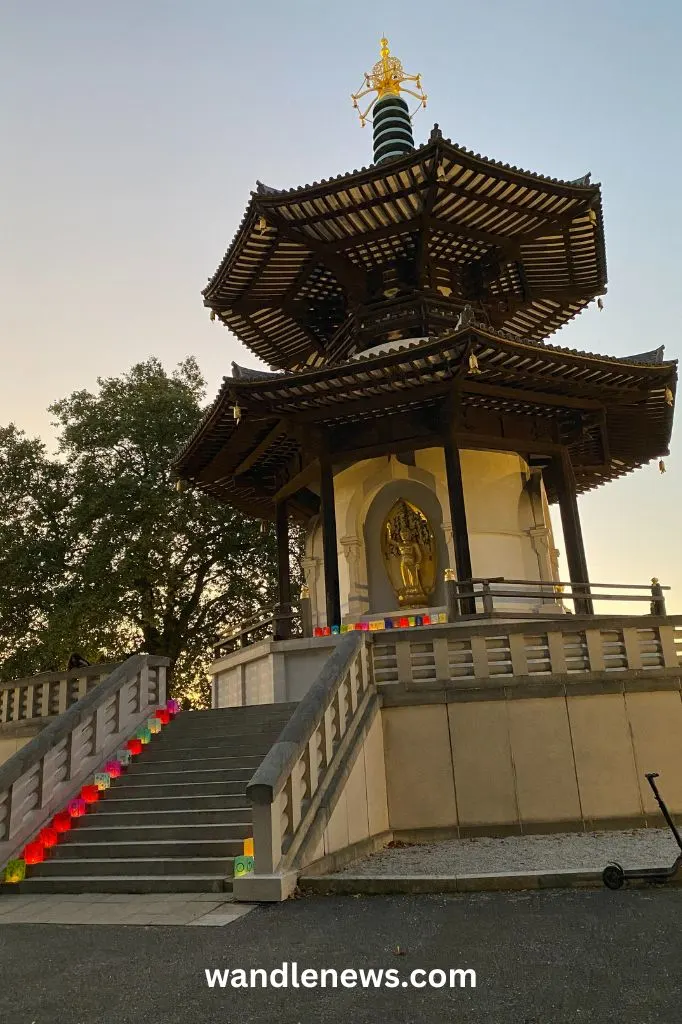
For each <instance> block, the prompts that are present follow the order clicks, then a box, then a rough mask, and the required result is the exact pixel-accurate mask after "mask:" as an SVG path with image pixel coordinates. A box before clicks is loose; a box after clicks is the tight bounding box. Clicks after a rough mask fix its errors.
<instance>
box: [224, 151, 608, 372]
mask: <svg viewBox="0 0 682 1024" xmlns="http://www.w3.org/2000/svg"><path fill="white" fill-rule="evenodd" d="M439 169H440V172H441V173H440V174H439ZM590 211H592V212H590ZM588 213H589V214H590V217H589V219H588V216H587V215H588ZM592 222H594V223H592ZM495 223H497V224H499V225H500V229H497V230H496V229H495V227H493V226H492V225H494V224H495ZM264 224H265V225H266V226H265V227H264V226H263V225H264ZM427 224H428V239H427V237H426V235H425V232H424V228H425V226H426V225H427ZM576 232H577V234H576ZM401 236H402V237H403V238H404V239H406V238H410V239H411V241H410V243H409V247H410V251H411V252H414V253H415V255H414V256H413V257H411V258H414V259H416V262H417V270H418V272H417V278H418V280H420V281H422V285H420V286H423V283H424V282H423V274H424V270H425V267H426V266H427V265H429V264H431V263H434V264H443V265H444V264H447V263H448V262H449V263H451V264H452V263H453V261H454V264H453V265H457V263H458V261H461V260H462V259H464V261H465V262H466V261H471V260H473V261H477V260H479V259H481V258H485V259H487V260H488V261H489V262H490V261H491V265H493V266H494V265H495V263H497V264H498V266H500V267H502V268H504V267H512V268H513V273H512V276H511V277H510V276H509V272H508V271H506V270H504V271H503V272H501V275H500V276H499V277H498V279H497V284H496V286H495V287H494V288H492V290H491V291H490V295H491V296H492V295H496V294H498V293H499V294H501V295H507V296H510V298H512V299H513V301H514V304H515V306H514V309H513V310H512V311H510V313H509V314H505V312H504V311H499V316H498V317H497V318H496V322H500V323H507V324H508V325H510V326H512V327H513V329H514V330H515V331H517V333H521V334H527V335H528V336H529V337H530V338H533V339H535V340H542V338H544V337H545V336H546V335H547V334H548V333H551V332H552V331H553V330H556V329H557V328H558V327H559V326H561V324H563V323H565V322H567V320H569V319H571V317H572V316H574V315H576V313H577V312H579V311H580V309H581V308H583V307H584V306H585V305H586V304H587V303H588V302H589V301H590V300H591V299H592V298H594V296H595V295H597V294H602V293H603V291H604V285H605V280H606V268H605V259H604V248H603V231H602V223H601V205H600V199H599V187H598V186H597V185H585V184H575V183H574V184H571V183H568V182H557V181H552V180H549V179H543V178H541V177H539V176H533V175H529V174H527V173H526V172H521V171H518V170H516V169H515V168H508V167H504V166H502V165H498V164H495V163H494V162H492V161H487V160H485V159H483V158H480V157H478V156H477V155H475V154H471V153H467V152H466V151H464V150H461V149H459V148H458V147H456V146H453V145H452V144H451V143H449V142H447V141H446V140H443V139H442V138H440V139H439V138H436V139H435V141H433V142H430V143H429V144H428V145H426V146H424V147H422V148H421V149H419V150H417V151H416V152H415V153H412V154H409V155H408V156H406V157H405V158H403V159H400V160H397V161H392V162H391V163H390V164H388V165H379V166H376V167H372V168H369V169H367V170H364V171H361V172H354V173H353V174H350V175H345V176H342V177H340V178H338V179H334V180H332V181H329V182H323V183H321V184H319V185H314V186H306V187H305V188H302V189H297V190H291V191H288V192H286V191H283V192H274V191H271V192H268V193H266V194H254V196H253V197H252V200H251V203H250V205H249V209H248V211H247V215H246V216H245V218H244V221H243V222H242V226H241V228H240V231H239V232H238V234H237V236H236V238H235V240H234V242H233V245H232V246H231V248H230V250H229V251H228V253H227V254H226V257H225V259H224V260H223V262H222V264H221V266H220V268H219V269H218V271H217V272H216V274H215V275H214V277H213V279H212V280H211V282H210V284H209V286H208V288H207V289H206V291H205V296H206V304H207V305H209V306H210V307H211V308H212V309H215V310H216V311H217V312H219V314H220V315H221V319H223V321H224V322H225V323H226V324H227V325H228V326H229V327H230V328H231V329H232V330H233V331H234V332H235V333H236V334H237V335H238V336H239V337H240V338H242V340H243V341H245V343H246V344H248V345H249V346H250V347H252V348H253V350H254V351H256V353H257V354H258V355H260V356H261V357H262V358H265V359H267V360H268V361H269V362H271V363H272V364H273V365H279V366H283V367H289V368H291V367H293V368H300V367H301V366H303V365H305V364H306V362H308V361H309V360H310V359H311V358H314V357H315V356H317V357H319V358H324V357H325V346H326V345H327V339H325V341H321V340H320V337H318V336H315V334H313V333H312V332H311V331H310V330H306V324H305V320H304V319H299V313H300V311H301V310H302V309H305V308H306V307H305V304H306V303H307V304H308V308H309V307H310V305H313V306H314V305H315V304H316V303H317V302H320V301H326V300H325V299H324V296H325V294H327V293H329V294H330V295H331V294H332V293H330V292H329V291H328V290H329V288H332V290H333V291H334V290H337V289H340V290H341V292H342V293H343V294H344V295H345V301H346V303H347V310H348V311H349V312H351V311H352V309H353V308H354V306H355V305H357V304H358V303H360V302H361V301H363V300H364V297H365V295H366V274H367V272H368V269H369V267H371V266H373V265H378V266H382V265H383V266H385V265H387V263H386V261H387V260H390V258H391V253H395V252H396V251H397V250H396V249H395V245H391V244H390V243H391V242H393V241H395V240H397V239H399V238H400V237H401ZM266 238H268V239H270V246H269V247H268V248H267V249H266V250H265V252H266V253H269V254H270V255H269V256H267V257H264V253H263V251H262V243H264V242H265V240H266ZM415 239H416V240H417V249H416V252H415V249H414V241H415ZM443 239H446V240H447V241H448V247H447V248H446V252H447V255H446V256H443V254H442V253H441V254H439V251H437V250H439V249H440V247H441V246H442V240H443ZM282 242H286V243H287V246H288V248H285V249H282V246H281V244H280V243H282ZM382 243H383V246H382ZM557 243H559V245H558V248H557ZM576 245H577V246H579V247H580V275H578V273H577V266H578V263H577V261H578V255H577V251H576V253H574V252H573V247H574V246H576ZM586 245H587V250H585V247H586ZM292 246H293V247H294V248H295V251H299V249H300V254H299V264H300V266H299V269H298V271H296V272H294V269H293V264H292V262H291V260H292V249H291V247H292ZM376 246H378V247H379V248H376V249H374V248H373V247H376ZM434 246H435V249H434ZM256 253H259V254H260V257H258V256H257V255H256ZM263 258H265V259H266V266H269V267H270V273H269V274H267V275H264V274H259V273H258V272H257V267H258V266H262V263H261V262H259V260H262V259H263ZM526 260H527V261H528V268H527V269H528V270H529V272H530V277H529V275H528V274H525V275H524V261H526ZM547 260H549V262H547ZM557 260H559V262H558V263H557ZM586 260H587V262H586ZM240 261H241V262H240ZM517 264H518V266H517ZM280 265H281V267H282V274H283V275H284V276H283V277H281V280H282V284H281V286H280V285H279V284H278V280H279V279H280V275H279V272H278V270H277V268H278V267H279V266H280ZM317 266H324V267H326V268H328V271H329V273H330V275H331V276H330V278H329V280H328V283H326V284H321V285H320V287H319V288H317V289H316V290H315V294H314V295H312V296H308V297H307V298H306V299H303V298H302V297H301V291H300V289H301V288H302V287H303V284H304V282H307V281H308V280H309V278H310V275H311V274H313V273H314V271H315V268H316V267H317ZM543 267H544V270H543ZM240 268H241V269H240ZM285 269H286V273H284V270H285ZM292 275H293V276H292ZM543 275H544V276H543ZM524 277H525V279H526V284H527V285H529V287H528V288H527V290H526V291H525V292H524V291H523V287H522V281H523V279H524ZM516 280H517V281H518V282H519V284H518V286H517V285H515V284H510V283H509V282H512V281H516ZM231 282H232V283H231ZM505 282H507V283H505ZM572 284H574V286H575V288H576V292H577V293H578V295H577V297H576V300H575V302H574V303H570V304H568V305H567V304H566V302H565V300H564V298H563V297H562V296H561V290H562V289H563V288H566V287H567V286H569V285H572ZM510 289H511V290H510ZM519 289H520V290H519ZM538 291H539V292H541V293H542V294H543V296H546V299H547V302H551V303H553V305H552V306H550V307H547V306H542V305H538V302H537V300H536V298H535V295H534V292H538ZM299 298H300V299H301V303H302V304H301V305H299ZM455 298H456V297H455ZM486 301H493V302H494V298H489V299H487V300H486ZM268 309H269V310H271V311H273V316H267V315H266V316H262V315H261V316H259V315H258V314H260V313H262V312H263V311H264V310H265V311H267V310H268ZM278 310H280V311H283V312H284V313H285V314H287V315H288V317H289V319H287V317H286V316H285V319H284V320H282V319H281V318H279V317H277V316H275V315H274V312H276V311H278ZM331 327H332V325H330V330H331ZM332 333H333V331H332ZM318 334H319V331H318Z"/></svg>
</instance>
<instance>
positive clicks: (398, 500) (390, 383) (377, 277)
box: [174, 39, 676, 702]
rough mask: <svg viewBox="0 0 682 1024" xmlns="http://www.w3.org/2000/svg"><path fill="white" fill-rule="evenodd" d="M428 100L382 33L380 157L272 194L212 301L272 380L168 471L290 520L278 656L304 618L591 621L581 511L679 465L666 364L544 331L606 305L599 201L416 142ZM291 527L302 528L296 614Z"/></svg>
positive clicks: (242, 380) (377, 99) (248, 221)
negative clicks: (600, 491)
mask: <svg viewBox="0 0 682 1024" xmlns="http://www.w3.org/2000/svg"><path fill="white" fill-rule="evenodd" d="M415 103H416V105H417V107H419V106H425V105H426V95H425V94H424V92H423V89H422V83H421V78H420V76H419V75H408V74H406V73H405V72H404V70H403V67H402V65H401V63H400V61H399V60H398V59H397V58H396V57H394V56H392V55H391V53H390V50H389V47H388V43H387V41H386V40H385V39H383V40H382V41H381V56H380V59H379V61H378V62H377V63H376V64H375V65H374V67H373V68H372V71H371V72H370V73H369V74H368V75H366V76H365V81H364V84H363V87H362V88H361V90H360V91H359V92H358V93H357V94H355V95H354V96H353V104H354V106H355V107H356V109H357V110H358V112H359V114H360V118H361V121H362V123H363V124H364V123H365V122H366V121H367V120H368V119H369V118H370V117H371V120H372V125H373V142H374V161H373V163H372V165H371V166H369V167H367V168H363V169H362V170H359V171H357V170H356V171H352V172H350V173H345V174H340V175H338V176H336V177H332V178H329V179H325V180H323V181H321V182H316V183H314V184H312V185H304V186H298V187H296V188H291V189H278V188H273V187H271V186H269V185H264V184H262V183H260V182H258V183H257V186H256V189H255V191H254V192H252V194H251V197H250V200H249V203H248V205H247V208H246V211H245V213H244V217H243V219H242V222H241V224H240V225H239V227H238V229H237V232H236V235H235V236H234V238H233V240H232V242H231V243H230V245H229V247H228V249H227V252H226V254H225V256H224V257H223V259H222V261H221V263H220V265H219V267H218V269H217V270H216V272H215V274H214V275H213V277H212V278H211V279H210V281H209V283H208V286H207V287H206V289H205V290H204V303H205V305H206V306H207V307H208V309H209V310H210V315H211V318H212V319H218V320H220V321H221V322H222V323H223V324H224V325H225V326H226V327H227V328H228V329H229V330H230V331H231V332H232V333H233V334H234V335H235V336H236V337H237V338H238V339H239V340H240V341H242V342H243V343H244V344H245V345H246V346H247V347H248V348H249V349H250V350H251V351H252V352H253V353H254V355H255V356H257V357H258V358H259V359H260V360H261V361H262V362H264V363H265V364H266V365H268V366H269V367H270V369H269V370H267V371H265V370H261V369H252V368H247V367H243V366H239V365H237V364H235V363H233V364H232V374H231V376H229V377H226V378H225V381H224V384H223V387H222V389H221V391H220V393H219V395H218V396H217V398H216V400H215V402H214V403H213V405H212V407H211V408H210V409H209V411H208V412H207V413H206V415H205V417H204V419H203V422H202V423H201V425H200V427H199V428H198V430H197V431H196V432H195V434H194V435H193V436H192V437H191V438H190V440H189V441H188V443H187V445H186V446H185V448H184V450H183V451H182V453H181V455H180V456H179V458H178V459H177V462H176V464H175V467H174V468H175V471H176V473H177V475H178V477H179V478H180V481H181V486H190V487H193V488H197V489H199V490H201V491H204V492H206V493H207V494H210V495H212V496H213V497H215V499H216V500H218V501H221V502H226V503H229V504H231V505H232V506H234V507H235V508H237V509H240V510H241V511H243V512H244V514H245V515H249V516H255V517H259V518H261V519H263V520H271V521H274V523H275V526H276V531H277V540H278V552H279V603H278V606H277V608H275V609H273V617H272V621H273V622H274V632H273V633H272V638H273V639H274V641H280V642H288V641H289V638H290V637H291V636H292V624H293V633H294V634H296V633H298V634H299V635H300V634H301V633H302V634H303V636H304V637H305V636H310V635H313V634H314V635H316V636H321V635H325V634H329V635H335V634H336V633H342V632H346V631H347V630H348V629H349V628H350V629H353V628H371V629H373V630H378V629H382V630H385V629H389V628H393V629H395V628H401V627H411V626H416V627H428V626H430V625H433V624H434V623H443V622H445V621H450V622H452V621H455V620H457V621H459V622H460V625H464V624H465V623H466V622H467V621H470V620H471V618H472V617H474V618H475V619H476V620H477V621H478V620H480V619H481V617H482V616H483V617H486V616H487V617H490V616H493V615H497V616H499V615H503V616H505V617H507V618H509V617H512V618H514V617H522V618H523V617H525V618H528V617H536V616H549V617H552V616H553V617H556V616H565V615H566V614H567V613H569V612H570V613H573V614H575V615H592V614H593V612H594V600H595V597H596V595H595V593H594V589H593V588H591V586H590V579H589V574H588V563H587V558H586V554H585V547H584V543H583V536H582V531H581V525H580V516H579V511H578V503H577V497H578V495H579V494H583V493H585V492H587V491H589V490H592V489H593V488H595V487H599V486H601V485H603V484H606V483H608V482H610V481H611V480H615V479H617V478H618V477H620V476H622V475H624V474H626V473H629V472H631V471H632V470H634V469H637V468H638V467H640V466H642V465H644V464H645V463H647V462H649V461H650V460H652V459H659V458H661V457H662V456H663V455H665V454H666V453H667V450H668V443H669V439H670V433H671V428H672V418H673V400H674V391H675V382H676V364H675V363H674V362H670V361H666V360H664V358H663V349H662V348H659V349H656V350H654V351H651V352H644V353H641V354H639V355H633V356H630V357H627V358H621V357H619V358H615V357H612V356H600V355H596V354H594V353H586V352H578V351H576V350H574V349H570V348H567V347H565V345H557V344H553V343H550V341H549V340H548V339H549V338H550V337H551V336H552V335H554V334H555V332H557V331H558V330H559V328H561V327H563V326H564V325H565V324H567V323H568V321H570V320H571V319H573V317H575V316H576V315H577V314H579V313H580V312H581V311H582V310H584V309H585V308H586V307H587V306H588V305H589V304H590V303H593V302H595V300H596V302H597V303H598V304H599V307H600V308H601V306H602V300H601V298H600V296H603V295H604V293H605V291H606V280H607V275H606V256H605V247H604V226H603V219H602V202H601V191H600V186H599V185H598V184H596V183H593V182H592V181H591V180H590V175H589V174H587V175H585V176H584V177H581V178H577V179H574V180H558V179H556V178H548V177H544V176H542V175H540V174H537V173H531V172H528V171H523V170H520V169H519V168H516V167H510V166H509V165H508V164H503V163H498V162H495V161H493V160H490V159H488V158H485V157H481V156H480V155H479V154H475V153H472V152H470V151H469V150H466V149H463V148H461V147H460V146H458V145H455V144H454V143H452V142H450V141H449V140H448V139H446V138H444V137H443V134H442V133H441V131H440V129H439V127H438V125H435V126H434V128H433V130H432V131H431V134H430V136H429V139H428V141H427V142H426V143H425V144H423V145H419V146H415V143H414V139H413V132H412V113H411V112H410V104H413V105H414V104H415ZM363 105H366V106H365V109H364V110H363V109H362V107H363ZM553 503H557V504H558V506H559V511H560V515H561V522H562V527H563V535H564V539H563V546H564V548H565V556H566V562H567V566H568V576H569V579H568V581H565V582H564V583H562V581H561V580H560V577H559V572H558V560H557V558H558V552H557V549H556V547H555V541H554V537H553V533H552V525H551V521H550V516H549V506H550V505H551V504H553ZM292 519H295V520H298V521H300V522H301V523H303V524H304V525H305V530H306V542H305V558H304V563H303V568H304V572H305V584H306V585H305V587H304V589H303V592H302V597H301V601H300V605H299V606H298V608H299V611H298V612H296V613H294V612H292V600H293V596H292V588H291V583H290V564H289V547H290V543H289V522H290V520H292ZM297 596H298V595H296V597H297ZM603 596H604V598H605V599H606V598H607V595H603ZM612 596H613V595H612ZM616 596H617V595H616ZM641 596H642V595H640V597H641ZM646 597H647V601H648V600H650V599H651V595H650V594H647V595H646ZM653 597H654V600H659V603H660V602H662V596H661V593H660V587H659V588H658V589H657V590H655V591H654V594H653ZM293 604H296V602H295V600H293ZM660 607H663V605H662V603H660ZM299 616H300V617H299ZM297 623H300V625H298V626H297ZM266 625H267V624H266ZM268 629H269V626H268ZM266 632H267V630H266ZM255 635H256V634H255V633H254V636H255ZM263 635H264V633H263V632H261V634H260V636H261V637H263ZM241 637H242V642H243V643H246V642H248V640H249V639H250V638H251V634H249V633H248V631H247V630H246V629H245V630H244V631H243V632H242V634H241ZM228 646H229V645H228ZM273 685H274V684H273ZM275 689H276V687H275ZM273 692H274V691H273ZM233 696H234V695H233ZM237 696H238V695H237ZM232 699H233V698H229V700H230V702H231V701H232ZM235 699H236V698H235Z"/></svg>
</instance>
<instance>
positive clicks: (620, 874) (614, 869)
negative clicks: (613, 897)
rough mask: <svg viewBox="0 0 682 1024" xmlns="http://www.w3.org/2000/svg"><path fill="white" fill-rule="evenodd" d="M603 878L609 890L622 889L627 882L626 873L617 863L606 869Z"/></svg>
mask: <svg viewBox="0 0 682 1024" xmlns="http://www.w3.org/2000/svg"><path fill="white" fill-rule="evenodd" d="M601 877H602V882H603V883H604V885H605V886H606V888H607V889H621V888H622V887H623V884H624V882H625V872H624V871H623V869H622V867H621V866H620V864H617V863H616V861H614V862H613V864H608V865H607V867H605V868H604V870H603V872H602V876H601Z"/></svg>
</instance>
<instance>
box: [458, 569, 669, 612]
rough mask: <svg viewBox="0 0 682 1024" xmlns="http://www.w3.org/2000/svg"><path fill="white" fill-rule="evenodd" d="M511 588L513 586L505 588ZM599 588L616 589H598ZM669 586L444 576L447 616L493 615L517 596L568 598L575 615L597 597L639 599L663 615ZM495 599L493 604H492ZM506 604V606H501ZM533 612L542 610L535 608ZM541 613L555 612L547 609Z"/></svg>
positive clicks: (551, 601)
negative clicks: (628, 591)
mask: <svg viewBox="0 0 682 1024" xmlns="http://www.w3.org/2000/svg"><path fill="white" fill-rule="evenodd" d="M509 588H514V589H509ZM601 590H607V591H618V593H600V592H599V591H601ZM623 590H639V591H644V593H639V594H623V593H621V591H623ZM667 590H670V587H664V586H661V584H660V583H659V582H658V580H652V582H651V583H646V584H638V583H565V582H561V581H554V580H552V581H551V582H550V581H548V580H510V579H506V578H505V577H504V576H497V577H491V578H488V579H482V578H475V579H470V580H447V581H446V591H447V597H448V611H449V617H450V618H451V619H452V618H459V617H460V616H463V615H480V614H482V615H493V614H495V613H496V612H497V613H499V612H501V613H504V612H505V611H507V609H508V607H509V604H510V603H512V602H517V603H518V602H519V601H520V600H523V601H526V600H537V601H542V602H547V603H549V604H555V605H556V604H561V603H562V602H563V601H572V602H573V607H574V611H575V614H576V615H593V614H594V603H595V602H598V601H619V602H620V601H639V602H646V603H647V605H648V608H647V609H646V611H645V612H644V613H643V614H648V615H663V616H664V615H665V614H666V605H665V596H664V591H667ZM496 602H497V607H496ZM505 604H506V606H507V607H506V608H505ZM536 614H539V615H541V614H543V613H542V611H541V610H538V611H537V612H536ZM545 614H550V615H551V614H556V611H550V612H547V613H545Z"/></svg>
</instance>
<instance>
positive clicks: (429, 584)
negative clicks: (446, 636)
mask: <svg viewBox="0 0 682 1024" xmlns="http://www.w3.org/2000/svg"><path fill="white" fill-rule="evenodd" d="M381 541H382V544H381V547H382V552H383V556H384V564H385V566H386V571H387V573H388V577H389V579H390V581H391V586H392V587H393V590H394V592H395V595H396V597H397V599H398V605H399V606H400V607H401V608H420V607H424V606H426V605H428V603H429V596H430V594H431V593H432V591H433V589H434V586H435V582H436V542H435V538H434V535H433V530H432V529H431V526H430V525H429V521H428V519H427V518H426V516H425V515H424V513H423V512H422V511H421V509H418V508H417V506H416V505H413V504H412V502H409V501H406V500H405V499H404V498H400V499H399V500H398V501H396V503H395V505H394V506H393V507H392V508H391V510H390V512H389V513H388V515H387V516H386V519H385V520H384V525H383V528H382V537H381Z"/></svg>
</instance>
